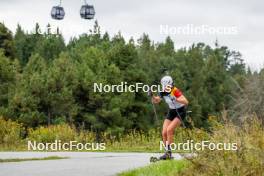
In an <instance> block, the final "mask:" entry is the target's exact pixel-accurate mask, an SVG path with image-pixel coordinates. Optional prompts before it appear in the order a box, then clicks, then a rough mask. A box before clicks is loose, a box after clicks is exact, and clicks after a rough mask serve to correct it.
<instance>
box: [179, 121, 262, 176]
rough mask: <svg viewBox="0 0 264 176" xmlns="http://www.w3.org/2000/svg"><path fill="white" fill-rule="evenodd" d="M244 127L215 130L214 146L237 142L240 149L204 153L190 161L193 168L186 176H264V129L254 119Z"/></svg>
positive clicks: (232, 126)
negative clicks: (215, 144)
mask: <svg viewBox="0 0 264 176" xmlns="http://www.w3.org/2000/svg"><path fill="white" fill-rule="evenodd" d="M250 120H251V121H250V122H245V123H244V124H243V125H242V126H240V127H238V126H234V125H233V124H231V123H227V124H225V125H224V126H223V127H222V128H217V129H216V130H215V131H213V134H212V136H211V138H210V141H211V142H213V143H219V142H225V143H228V142H230V143H233V142H236V143H237V146H238V150H236V151H228V150H221V151H219V150H213V151H211V150H209V149H208V150H204V151H200V152H198V153H197V154H198V155H197V157H195V158H192V159H189V161H190V162H191V164H190V167H188V168H186V169H185V170H184V171H182V173H180V174H179V175H183V176H194V175H200V176H260V175H263V173H264V153H263V151H264V130H263V126H261V122H260V121H259V120H257V118H251V119H250Z"/></svg>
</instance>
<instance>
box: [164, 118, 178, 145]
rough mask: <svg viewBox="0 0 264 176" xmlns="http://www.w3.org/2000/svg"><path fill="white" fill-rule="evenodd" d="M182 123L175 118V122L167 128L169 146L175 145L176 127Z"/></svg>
mask: <svg viewBox="0 0 264 176" xmlns="http://www.w3.org/2000/svg"><path fill="white" fill-rule="evenodd" d="M180 124H181V121H180V119H179V118H174V119H173V121H171V123H170V124H169V126H168V127H167V141H168V145H170V144H171V143H173V137H174V130H175V128H176V127H178V126H180Z"/></svg>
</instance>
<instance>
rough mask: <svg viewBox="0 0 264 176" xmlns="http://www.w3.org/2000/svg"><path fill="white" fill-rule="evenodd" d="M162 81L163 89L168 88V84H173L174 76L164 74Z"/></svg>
mask: <svg viewBox="0 0 264 176" xmlns="http://www.w3.org/2000/svg"><path fill="white" fill-rule="evenodd" d="M160 83H161V85H162V89H163V90H165V89H166V88H168V87H167V86H173V80H172V77H170V76H164V77H163V78H161V80H160Z"/></svg>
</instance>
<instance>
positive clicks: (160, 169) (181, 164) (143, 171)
mask: <svg viewBox="0 0 264 176" xmlns="http://www.w3.org/2000/svg"><path fill="white" fill-rule="evenodd" d="M187 165H188V162H187V161H185V160H179V161H177V160H171V161H160V162H157V163H153V164H150V165H148V166H146V167H142V168H138V169H135V170H130V171H126V172H123V173H120V174H119V175H118V176H173V175H175V174H177V173H178V172H179V171H181V170H182V169H184V168H185V167H187Z"/></svg>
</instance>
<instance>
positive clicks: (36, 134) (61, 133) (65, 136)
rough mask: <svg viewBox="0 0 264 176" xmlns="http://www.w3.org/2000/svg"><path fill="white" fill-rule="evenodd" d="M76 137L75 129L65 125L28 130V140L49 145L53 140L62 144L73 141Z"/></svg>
mask: <svg viewBox="0 0 264 176" xmlns="http://www.w3.org/2000/svg"><path fill="white" fill-rule="evenodd" d="M77 135H78V133H77V131H76V130H75V128H72V127H70V126H69V125H67V124H62V125H52V126H49V127H39V128H37V129H35V130H34V129H29V134H28V140H32V141H36V142H42V143H50V142H54V141H55V140H61V141H62V142H68V141H71V140H75V138H76V136H77Z"/></svg>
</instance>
